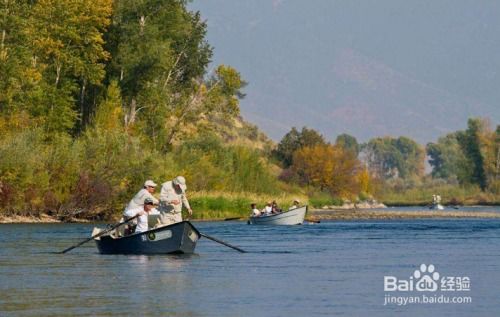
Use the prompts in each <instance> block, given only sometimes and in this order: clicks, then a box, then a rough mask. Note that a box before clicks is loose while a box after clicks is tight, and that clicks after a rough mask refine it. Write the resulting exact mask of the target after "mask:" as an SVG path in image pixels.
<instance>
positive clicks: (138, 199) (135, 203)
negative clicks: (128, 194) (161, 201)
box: [125, 188, 158, 211]
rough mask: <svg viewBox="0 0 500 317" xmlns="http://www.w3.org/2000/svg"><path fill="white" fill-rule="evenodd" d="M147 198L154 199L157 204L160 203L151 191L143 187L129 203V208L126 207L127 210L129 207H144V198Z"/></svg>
mask: <svg viewBox="0 0 500 317" xmlns="http://www.w3.org/2000/svg"><path fill="white" fill-rule="evenodd" d="M146 198H150V199H152V200H153V202H154V203H155V205H156V204H158V199H156V198H155V197H154V196H153V195H151V193H150V192H148V190H147V189H146V188H143V189H141V190H140V191H139V192H138V193H137V194H135V196H134V198H132V200H131V201H130V202H129V203H128V205H127V208H125V211H127V210H129V209H136V208H139V207H144V199H146Z"/></svg>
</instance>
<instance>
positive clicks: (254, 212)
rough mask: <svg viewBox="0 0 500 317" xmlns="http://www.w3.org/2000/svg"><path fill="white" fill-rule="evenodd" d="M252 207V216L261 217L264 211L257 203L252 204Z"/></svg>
mask: <svg viewBox="0 0 500 317" xmlns="http://www.w3.org/2000/svg"><path fill="white" fill-rule="evenodd" d="M250 207H251V208H252V217H260V216H261V215H262V212H261V211H260V210H259V209H257V204H255V203H254V204H251V205H250Z"/></svg>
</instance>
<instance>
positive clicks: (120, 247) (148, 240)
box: [94, 221, 201, 255]
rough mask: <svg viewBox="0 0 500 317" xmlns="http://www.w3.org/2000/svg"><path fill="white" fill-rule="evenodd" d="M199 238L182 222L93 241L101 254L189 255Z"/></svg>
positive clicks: (197, 234) (187, 222)
mask: <svg viewBox="0 0 500 317" xmlns="http://www.w3.org/2000/svg"><path fill="white" fill-rule="evenodd" d="M200 237H201V235H200V232H199V231H198V230H197V229H196V228H195V227H194V226H193V225H192V224H191V223H190V222H189V221H182V222H178V223H174V224H172V225H168V226H165V227H161V228H156V229H151V230H148V231H145V232H140V233H134V234H131V235H129V236H124V237H119V238H117V237H114V236H112V235H104V236H100V237H98V238H96V239H94V241H95V243H96V245H97V249H98V250H99V253H101V254H146V255H149V254H190V253H193V252H194V249H195V247H196V242H197V241H198V240H199V239H200Z"/></svg>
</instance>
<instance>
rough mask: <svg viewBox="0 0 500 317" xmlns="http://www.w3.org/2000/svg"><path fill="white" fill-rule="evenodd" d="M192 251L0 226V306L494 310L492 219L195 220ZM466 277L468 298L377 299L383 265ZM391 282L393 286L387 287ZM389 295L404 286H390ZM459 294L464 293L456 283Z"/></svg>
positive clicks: (124, 311) (496, 261) (498, 262)
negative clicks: (105, 245) (197, 234)
mask: <svg viewBox="0 0 500 317" xmlns="http://www.w3.org/2000/svg"><path fill="white" fill-rule="evenodd" d="M195 225H196V226H197V227H198V228H199V230H200V231H202V232H205V233H206V234H209V235H213V236H215V237H218V238H220V239H223V240H225V241H227V242H230V243H233V244H235V245H237V246H239V247H241V248H243V249H245V250H247V251H249V253H245V254H240V253H238V252H235V251H234V250H232V249H229V248H227V247H224V246H221V245H219V244H216V243H214V242H212V241H209V240H204V239H203V240H201V241H199V243H198V246H197V249H196V251H197V254H196V255H193V256H188V257H186V256H122V255H99V254H98V253H97V250H96V248H95V245H94V244H93V242H90V243H88V244H86V245H84V246H82V247H80V248H77V249H74V250H73V251H71V252H70V253H68V254H65V255H61V254H55V252H57V251H61V250H63V249H65V248H66V247H68V246H70V245H72V244H74V243H76V242H79V241H80V240H81V239H82V238H85V237H87V236H88V235H89V234H90V231H91V228H92V225H88V224H50V225H49V224H45V225H41V224H23V225H12V224H10V225H7V224H5V225H0V241H1V242H0V316H367V315H369V316H370V317H375V316H498V314H499V312H500V272H499V268H500V220H493V219H481V220H457V219H454V220H411V221H406V220H403V221H366V222H359V221H357V222H323V223H320V224H313V225H303V226H295V227H263V226H262V227H259V226H248V225H246V224H245V223H242V222H208V223H195ZM422 263H425V264H433V265H434V266H435V270H436V271H438V272H439V273H440V274H441V276H467V277H469V278H470V281H471V283H470V284H471V285H470V291H469V292H454V294H451V295H455V296H463V295H465V296H469V297H471V299H472V303H469V304H411V305H406V306H398V305H396V304H391V305H384V295H385V294H386V293H384V289H383V279H384V276H385V275H392V276H396V277H398V278H408V277H409V276H410V275H411V274H412V273H413V272H414V271H415V269H417V268H418V267H419V266H420V264H422ZM393 293H394V292H393ZM395 293H398V294H392V295H401V296H403V295H408V294H403V293H404V292H395ZM465 293H466V294H465Z"/></svg>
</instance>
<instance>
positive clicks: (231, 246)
mask: <svg viewBox="0 0 500 317" xmlns="http://www.w3.org/2000/svg"><path fill="white" fill-rule="evenodd" d="M200 235H201V236H202V237H205V238H207V239H208V240H212V241H215V242H217V243H220V244H223V245H225V246H226V247H230V248H231V249H235V250H236V251H238V252H241V253H246V251H245V250H242V249H240V248H238V247H235V246H234V245H230V244H229V243H227V242H224V241H222V240H219V239H217V238H214V237H211V236H208V235H206V234H204V233H201V232H200Z"/></svg>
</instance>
